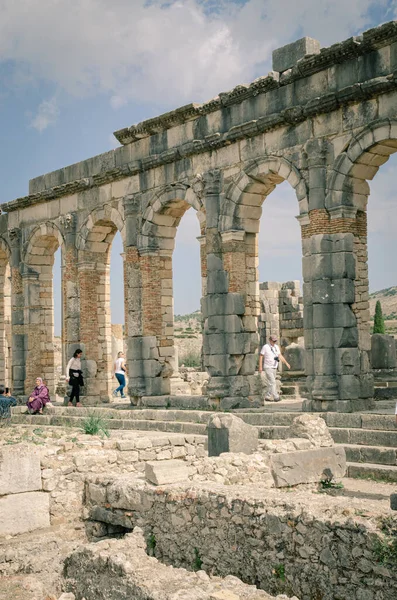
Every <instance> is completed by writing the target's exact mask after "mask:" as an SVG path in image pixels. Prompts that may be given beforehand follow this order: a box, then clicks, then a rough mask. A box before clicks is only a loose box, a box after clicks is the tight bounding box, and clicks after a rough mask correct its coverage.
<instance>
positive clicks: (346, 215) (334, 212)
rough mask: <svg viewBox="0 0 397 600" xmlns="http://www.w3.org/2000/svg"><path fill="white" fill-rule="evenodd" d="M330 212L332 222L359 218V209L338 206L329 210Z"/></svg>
mask: <svg viewBox="0 0 397 600" xmlns="http://www.w3.org/2000/svg"><path fill="white" fill-rule="evenodd" d="M328 212H329V213H330V216H331V221H333V220H334V219H355V218H356V216H357V208H355V207H353V206H336V207H334V208H329V209H328Z"/></svg>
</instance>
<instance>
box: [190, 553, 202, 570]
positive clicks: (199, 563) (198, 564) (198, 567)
mask: <svg viewBox="0 0 397 600" xmlns="http://www.w3.org/2000/svg"><path fill="white" fill-rule="evenodd" d="M202 566H203V561H202V560H201V556H200V552H199V551H198V549H197V548H195V549H194V561H193V565H192V567H193V571H201V569H202Z"/></svg>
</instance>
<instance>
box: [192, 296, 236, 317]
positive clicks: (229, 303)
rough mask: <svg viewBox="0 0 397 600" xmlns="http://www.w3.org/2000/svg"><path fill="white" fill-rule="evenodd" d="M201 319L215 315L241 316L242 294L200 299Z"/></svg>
mask: <svg viewBox="0 0 397 600" xmlns="http://www.w3.org/2000/svg"><path fill="white" fill-rule="evenodd" d="M201 306H202V313H203V317H204V318H206V317H211V316H216V315H243V314H244V312H245V302H244V297H243V295H242V294H237V293H230V294H212V295H211V296H206V297H205V298H202V299H201Z"/></svg>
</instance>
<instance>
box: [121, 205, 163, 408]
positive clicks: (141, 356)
mask: <svg viewBox="0 0 397 600" xmlns="http://www.w3.org/2000/svg"><path fill="white" fill-rule="evenodd" d="M139 207H140V195H139V194H137V195H135V196H127V197H126V198H125V199H124V214H125V220H126V247H125V258H124V277H125V307H126V308H125V315H126V317H125V321H126V345H127V363H128V377H129V383H128V390H129V394H130V398H131V401H132V402H133V403H136V402H138V400H139V398H141V397H142V396H145V395H147V396H162V395H166V394H169V393H170V379H169V378H170V376H171V374H172V367H171V362H172V359H173V357H174V347H173V301H172V264H171V256H162V255H161V254H160V251H159V250H158V249H156V248H139V249H138V248H137V244H138V239H137V237H138V236H137V232H138V211H139Z"/></svg>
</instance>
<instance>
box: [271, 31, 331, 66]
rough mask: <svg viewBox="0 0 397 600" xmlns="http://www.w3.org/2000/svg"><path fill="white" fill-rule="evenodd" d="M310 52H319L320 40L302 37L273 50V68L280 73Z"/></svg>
mask: <svg viewBox="0 0 397 600" xmlns="http://www.w3.org/2000/svg"><path fill="white" fill-rule="evenodd" d="M310 54H320V42H319V41H318V40H315V39H313V38H310V37H303V38H301V39H300V40H297V41H296V42H292V43H291V44H287V45H286V46H282V47H281V48H277V49H276V50H273V54H272V58H273V70H274V71H278V72H279V73H282V72H283V71H287V69H291V68H292V67H293V66H294V65H296V63H297V62H298V60H300V59H301V58H304V57H305V56H307V55H310Z"/></svg>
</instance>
